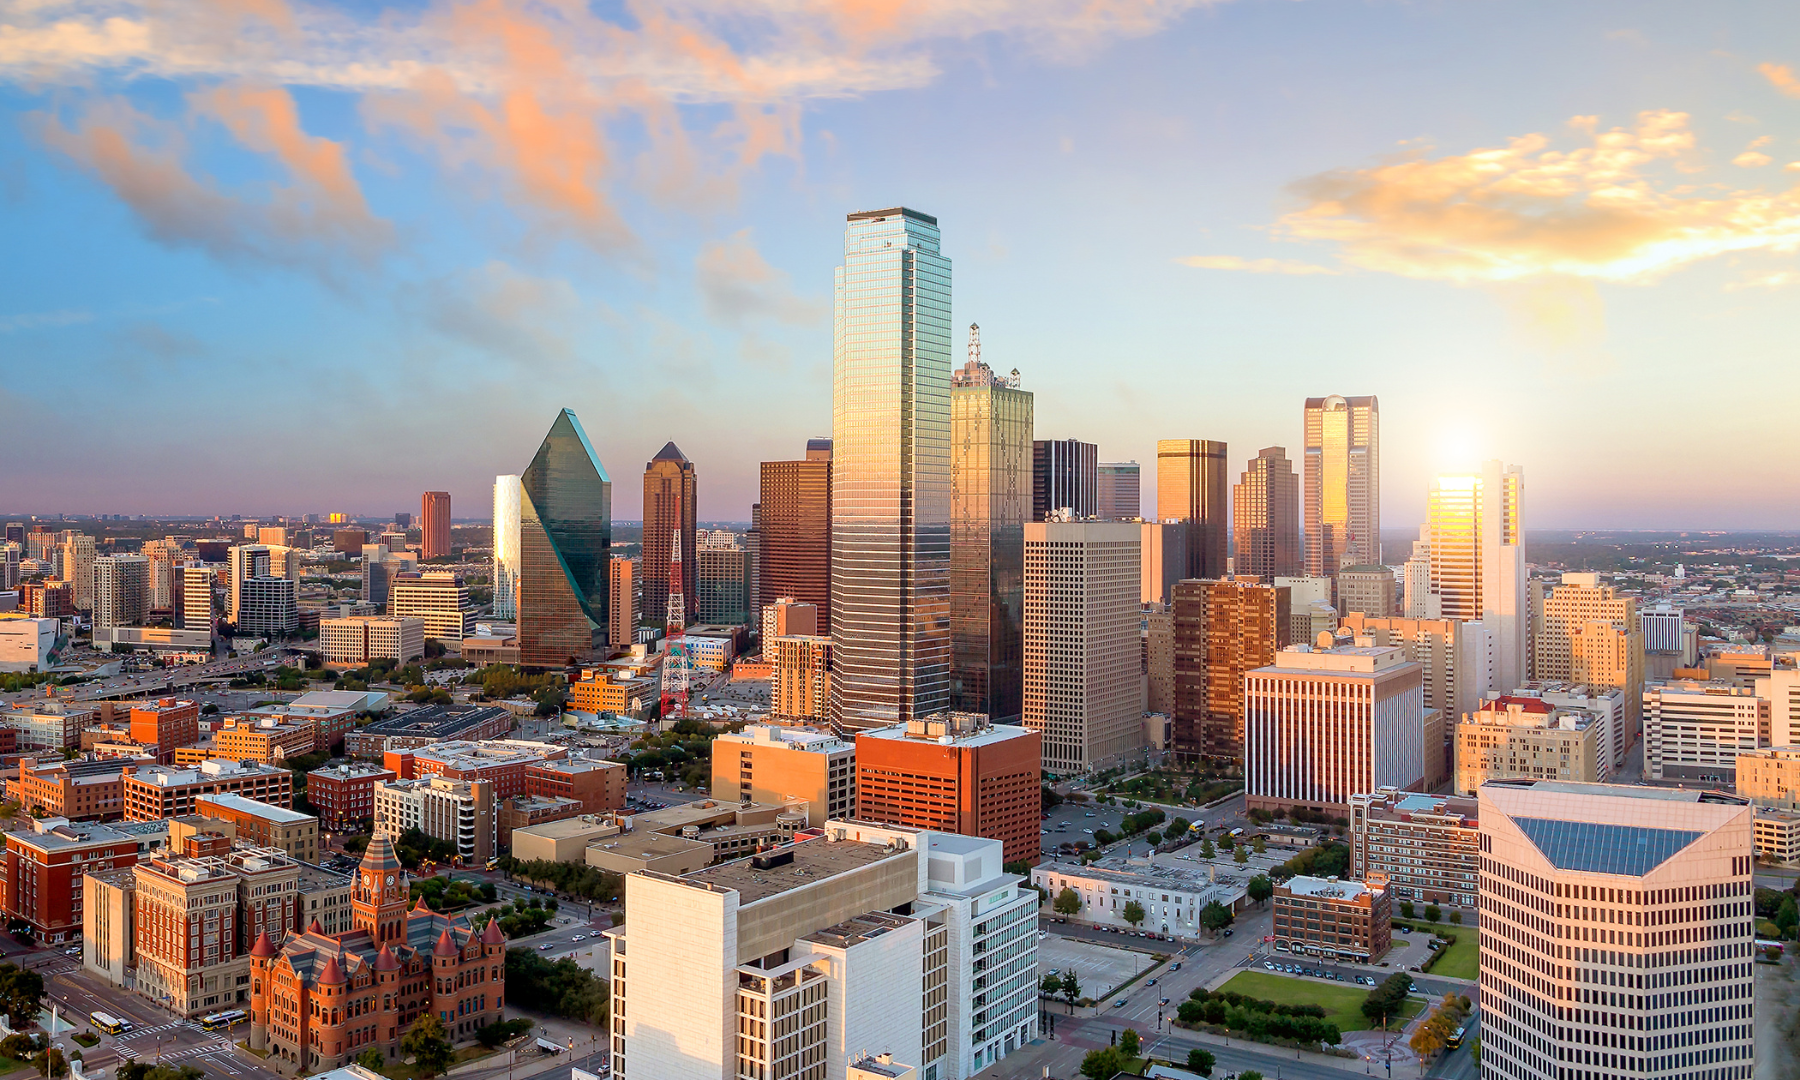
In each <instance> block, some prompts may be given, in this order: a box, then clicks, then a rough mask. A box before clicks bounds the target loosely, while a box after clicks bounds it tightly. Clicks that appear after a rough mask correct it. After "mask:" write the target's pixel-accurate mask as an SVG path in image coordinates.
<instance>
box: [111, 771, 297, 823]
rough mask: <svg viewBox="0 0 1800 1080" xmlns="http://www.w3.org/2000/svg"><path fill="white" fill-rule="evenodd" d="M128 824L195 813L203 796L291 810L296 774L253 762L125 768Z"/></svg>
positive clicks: (123, 786)
mask: <svg viewBox="0 0 1800 1080" xmlns="http://www.w3.org/2000/svg"><path fill="white" fill-rule="evenodd" d="M119 791H120V795H121V797H122V798H123V799H124V802H125V820H127V821H163V820H166V819H168V818H172V817H185V816H187V815H189V814H194V813H198V806H199V798H200V796H202V795H242V796H244V797H245V798H248V799H255V800H257V801H258V802H265V803H270V804H272V805H275V806H279V807H281V808H283V809H287V810H291V809H293V806H294V774H293V773H292V772H290V771H289V770H287V769H281V768H276V767H275V766H272V765H259V764H257V763H255V762H240V761H231V760H228V759H225V758H213V759H211V760H209V761H203V762H200V763H199V764H198V765H195V766H194V767H193V768H189V769H177V768H171V767H169V766H167V765H146V766H143V767H141V768H140V767H137V766H135V765H130V764H127V765H126V766H125V767H124V773H123V775H122V776H121V777H120V780H119Z"/></svg>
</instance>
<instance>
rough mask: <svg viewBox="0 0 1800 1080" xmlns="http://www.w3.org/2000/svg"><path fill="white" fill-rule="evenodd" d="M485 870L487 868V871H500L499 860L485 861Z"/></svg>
mask: <svg viewBox="0 0 1800 1080" xmlns="http://www.w3.org/2000/svg"><path fill="white" fill-rule="evenodd" d="M487 868H488V869H489V870H498V869H500V860H499V859H489V860H488V861H487Z"/></svg>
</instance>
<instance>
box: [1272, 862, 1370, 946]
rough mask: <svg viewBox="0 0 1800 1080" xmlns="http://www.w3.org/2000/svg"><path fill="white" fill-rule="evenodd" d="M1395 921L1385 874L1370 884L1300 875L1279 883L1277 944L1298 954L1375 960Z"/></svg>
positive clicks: (1276, 927) (1276, 891)
mask: <svg viewBox="0 0 1800 1080" xmlns="http://www.w3.org/2000/svg"><path fill="white" fill-rule="evenodd" d="M1393 921H1394V901H1393V896H1392V890H1391V889H1389V888H1388V887H1387V878H1386V876H1385V875H1382V874H1371V875H1370V876H1369V880H1368V882H1367V883H1366V884H1365V883H1363V882H1360V881H1339V880H1338V879H1336V878H1316V877H1296V878H1290V879H1288V881H1286V882H1285V883H1283V884H1281V885H1277V886H1275V928H1274V931H1273V933H1274V935H1275V947H1276V948H1277V949H1282V950H1285V951H1287V952H1291V953H1294V954H1296V955H1301V956H1320V957H1324V958H1325V959H1327V960H1355V961H1357V962H1358V963H1364V964H1373V963H1376V962H1378V961H1379V960H1380V959H1381V958H1382V957H1383V956H1385V955H1387V951H1388V948H1389V947H1390V946H1391V945H1392V944H1393Z"/></svg>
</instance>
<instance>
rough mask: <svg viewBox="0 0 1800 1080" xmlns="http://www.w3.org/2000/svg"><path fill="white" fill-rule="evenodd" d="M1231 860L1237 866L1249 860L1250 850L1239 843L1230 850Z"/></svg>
mask: <svg viewBox="0 0 1800 1080" xmlns="http://www.w3.org/2000/svg"><path fill="white" fill-rule="evenodd" d="M1231 860H1232V861H1233V862H1235V863H1237V864H1238V865H1239V866H1242V865H1244V864H1245V863H1247V862H1249V861H1250V852H1249V851H1248V850H1247V849H1246V848H1245V847H1244V845H1242V844H1239V845H1238V846H1237V847H1235V848H1233V849H1232V850H1231Z"/></svg>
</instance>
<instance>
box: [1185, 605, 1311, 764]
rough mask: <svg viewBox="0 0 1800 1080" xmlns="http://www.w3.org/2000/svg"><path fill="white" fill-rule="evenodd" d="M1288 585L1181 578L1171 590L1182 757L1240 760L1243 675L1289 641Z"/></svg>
mask: <svg viewBox="0 0 1800 1080" xmlns="http://www.w3.org/2000/svg"><path fill="white" fill-rule="evenodd" d="M1288 605H1289V595H1288V589H1287V587H1286V586H1283V585H1262V584H1258V583H1256V582H1251V581H1236V580H1227V581H1194V580H1189V581H1181V582H1177V583H1176V585H1175V590H1174V601H1173V606H1174V613H1175V713H1174V716H1173V720H1174V726H1173V739H1174V746H1173V749H1174V751H1175V753H1176V754H1177V755H1178V756H1180V757H1182V758H1185V759H1187V760H1190V761H1192V760H1196V759H1199V758H1240V757H1242V756H1243V749H1244V675H1245V674H1246V673H1247V672H1250V671H1254V670H1255V669H1257V668H1260V667H1268V666H1270V665H1271V664H1273V663H1275V654H1276V653H1277V652H1278V651H1279V650H1281V649H1282V648H1284V647H1286V645H1287V644H1288V640H1287V635H1288Z"/></svg>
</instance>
